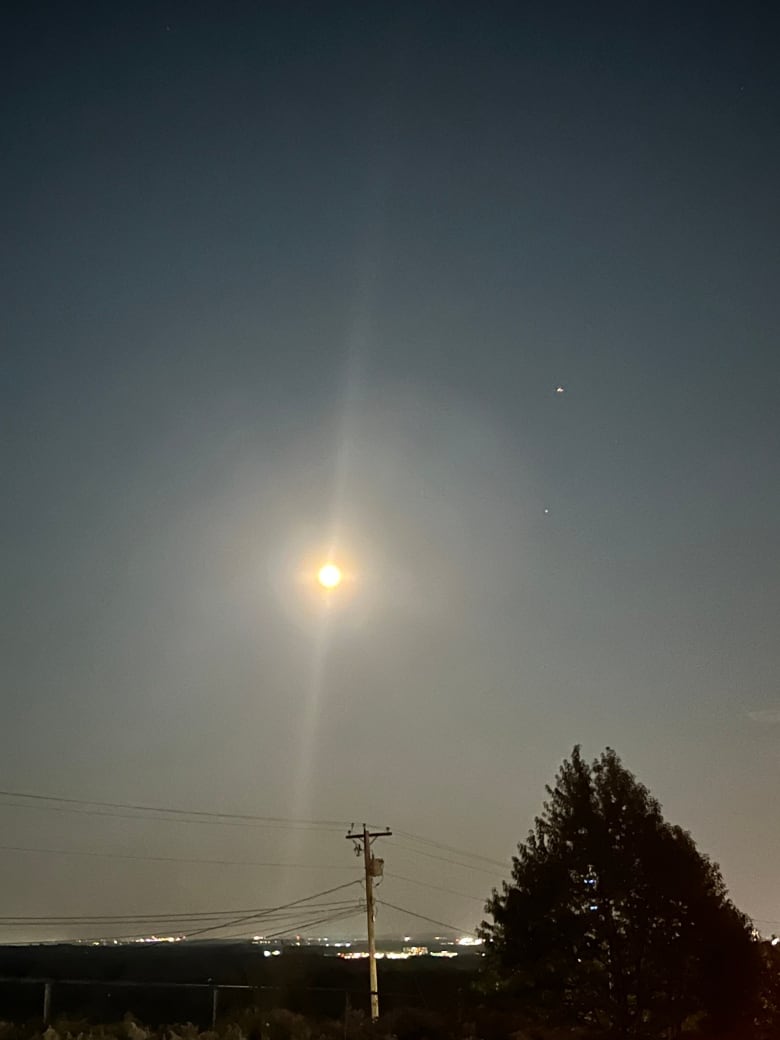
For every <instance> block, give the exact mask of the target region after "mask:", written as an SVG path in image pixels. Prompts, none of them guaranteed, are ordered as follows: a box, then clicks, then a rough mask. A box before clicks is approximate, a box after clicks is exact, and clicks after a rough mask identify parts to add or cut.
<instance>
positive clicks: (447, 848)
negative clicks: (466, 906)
mask: <svg viewBox="0 0 780 1040" xmlns="http://www.w3.org/2000/svg"><path fill="white" fill-rule="evenodd" d="M396 834H399V835H400V836H401V837H402V838H408V839H409V840H410V841H416V842H419V843H420V844H421V845H428V846H430V847H431V848H434V849H440V850H442V851H444V852H454V853H455V855H456V856H465V857H466V858H467V859H478V860H482V861H483V862H485V863H490V864H491V866H494V867H501V869H502V870H506V869H509V868H511V866H512V864H511V863H510V862H509V861H508V860H503V859H494V858H493V857H492V856H484V855H483V854H482V853H481V852H470V851H469V850H468V849H460V848H458V847H457V846H456V845H445V844H444V843H443V842H441V841H434V839H433V838H424V837H423V836H422V835H419V834H411V833H410V832H409V831H400V830H399V831H396Z"/></svg>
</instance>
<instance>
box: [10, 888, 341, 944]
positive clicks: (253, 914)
mask: <svg viewBox="0 0 780 1040" xmlns="http://www.w3.org/2000/svg"><path fill="white" fill-rule="evenodd" d="M359 884H361V882H360V881H359V880H355V881H350V882H347V883H346V884H344V885H336V886H334V887H333V888H329V889H325V890H324V891H322V892H315V893H313V894H312V895H309V896H304V897H303V898H301V899H296V900H293V901H292V902H290V903H284V904H282V905H280V906H276V907H268V908H265V909H261V910H253V911H250V912H248V913H242V912H238V913H239V914H240V916H238V917H234V916H233V917H231V919H230V920H227V921H219V922H218V923H217V924H208V925H206V926H204V927H201V928H197V929H194V930H185V929H182V933H183V934H184V935H185V937H186V938H192V937H194V936H198V935H205V934H207V933H209V932H214V931H220V930H222V929H224V928H229V927H234V926H235V925H237V924H245V923H247V922H249V921H252V922H260V921H273V922H275V923H276V922H279V921H280V919H281V920H284V918H285V917H292V916H294V912H295V911H296V910H301V909H307V910H309V911H315V910H320V911H322V910H325V909H329V910H337V911H338V912H343V911H344V910H346V909H347V908H349V910H350V913H352V912H356V911H355V910H354V909H353V908H354V906H355V904H354V903H349V902H348V901H341V902H337V903H336V902H330V903H315V902H314V900H317V899H321V898H322V897H323V896H327V895H332V894H333V893H335V892H340V891H343V890H344V889H346V888H351V887H352V886H354V885H359ZM307 904H308V905H307ZM285 911H292V912H288V913H285ZM217 913H223V912H222V911H218V912H217ZM224 913H230V914H233V915H234V914H236V913H237V911H225V912H224ZM195 916H196V919H195V920H192V921H190V922H189V923H194V924H199V923H201V922H202V921H203V920H204V918H203V917H202V916H198V915H195ZM174 918H175V915H169V916H167V917H157V916H155V915H152V916H150V917H148V918H132V919H130V918H122V919H117V918H70V919H68V918H64V919H63V918H60V919H57V918H49V919H48V920H46V921H44V919H40V923H41V924H46V923H48V924H49V925H51V924H59V925H61V926H63V925H64V926H65V927H68V926H71V925H76V924H85V925H86V924H106V925H110V924H113V925H118V924H122V923H131V920H132V923H135V924H136V925H139V926H140V925H141V924H144V923H149V924H154V925H156V926H160V925H162V924H182V925H186V924H187V923H188V921H187V920H181V919H180V918H176V919H175V920H174ZM14 920H15V922H16V926H17V927H18V926H20V925H21V924H24V926H25V927H30V925H31V922H29V921H28V922H22V921H20V919H14ZM156 930H160V929H159V927H157V928H156ZM109 938H110V939H117V940H120V939H121V940H130V939H145V938H148V933H143V932H136V933H134V934H126V933H125V934H120V935H117V936H106V935H105V933H103V934H102V935H98V936H91V937H82V939H81V941H93V942H94V941H101V940H107V939H109Z"/></svg>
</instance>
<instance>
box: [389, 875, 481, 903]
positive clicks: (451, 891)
mask: <svg viewBox="0 0 780 1040" xmlns="http://www.w3.org/2000/svg"><path fill="white" fill-rule="evenodd" d="M385 877H387V878H393V879H394V880H395V881H409V882H410V883H411V884H412V885H420V886H421V887H422V888H432V889H433V890H434V891H435V892H446V893H447V894H448V895H451V896H460V897H461V899H473V900H474V902H475V903H483V904H484V903H486V902H487V898H486V897H485V896H470V895H469V894H468V893H467V892H456V891H455V889H453V888H444V887H443V886H442V885H431V884H429V883H428V882H427V881H418V880H417V878H412V877H406V876H405V875H403V874H391V873H390V871H389V870H386V871H385Z"/></svg>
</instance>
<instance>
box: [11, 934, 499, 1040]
mask: <svg viewBox="0 0 780 1040" xmlns="http://www.w3.org/2000/svg"><path fill="white" fill-rule="evenodd" d="M480 961H481V958H480V957H479V956H478V955H476V954H471V955H469V954H460V955H459V956H458V957H455V958H452V959H440V958H435V957H415V958H411V959H410V960H406V961H387V960H381V961H380V962H379V965H378V968H379V986H380V993H381V995H382V1008H383V1011H385V1012H390V1011H394V1010H398V1009H401V1008H410V1007H411V1008H419V1009H423V1010H426V1011H430V1012H436V1013H446V1014H448V1015H449V1014H452V1013H459V1012H460V1013H462V1014H465V1013H466V1012H467V1009H468V1007H469V1006H470V1005H471V1004H472V1002H473V1000H474V986H473V983H474V981H475V979H476V976H477V972H478V968H479V965H480ZM0 980H2V981H0V1018H2V1019H4V1020H6V1021H14V1022H21V1021H28V1020H33V1019H38V1020H41V1019H42V1018H43V1014H44V1004H45V989H46V982H47V981H48V982H49V998H48V1007H47V1008H46V1010H47V1012H48V1019H49V1020H50V1021H51V1020H56V1019H57V1018H58V1017H60V1018H61V1017H63V1016H67V1017H70V1018H78V1019H83V1020H85V1021H89V1022H110V1021H118V1020H120V1019H122V1017H123V1016H124V1015H125V1014H127V1013H130V1014H132V1015H133V1016H135V1017H136V1018H137V1019H139V1020H141V1021H143V1022H145V1023H148V1024H149V1025H152V1026H155V1025H158V1024H161V1023H168V1022H173V1021H176V1022H192V1023H194V1024H197V1025H200V1026H202V1027H208V1026H210V1025H211V1023H212V1020H213V1018H214V1017H215V1011H216V1017H217V1018H218V1019H228V1018H231V1017H235V1016H236V1015H238V1014H240V1013H241V1012H244V1011H247V1010H248V1009H250V1008H255V1009H257V1010H258V1011H260V1012H263V1011H270V1010H272V1009H274V1008H285V1009H287V1010H289V1011H291V1012H293V1013H298V1014H301V1015H307V1016H313V1017H327V1018H338V1019H341V1020H343V1019H344V1016H345V1013H349V1012H361V1011H362V1012H366V1011H367V1010H368V966H367V963H366V961H364V960H361V961H345V960H341V959H339V958H338V957H334V956H325V955H323V953H322V952H319V951H313V950H311V949H307V948H298V947H286V948H284V949H283V950H282V952H281V954H280V955H279V956H265V955H264V951H263V949H262V948H261V947H259V946H255V945H253V944H251V943H243V942H241V943H219V942H211V943H197V942H193V943H177V944H161V945H154V946H119V947H113V946H105V947H104V946H98V947H92V946H69V945H61V946H48V945H47V946H28V947H18V946H17V947H0ZM0 1040H1V1038H0Z"/></svg>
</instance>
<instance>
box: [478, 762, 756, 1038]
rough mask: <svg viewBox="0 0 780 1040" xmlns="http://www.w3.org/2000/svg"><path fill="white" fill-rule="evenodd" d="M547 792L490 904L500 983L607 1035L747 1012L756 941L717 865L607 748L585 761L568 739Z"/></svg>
mask: <svg viewBox="0 0 780 1040" xmlns="http://www.w3.org/2000/svg"><path fill="white" fill-rule="evenodd" d="M547 793H548V796H549V798H548V801H546V802H545V803H544V807H543V811H542V813H541V815H540V816H539V817H537V819H536V821H535V825H534V828H533V829H532V831H531V832H530V833H529V835H528V838H527V840H526V841H525V843H522V844H520V845H519V846H518V854H517V856H516V857H514V859H513V867H512V880H511V881H510V882H509V883H507V882H505V883H504V885H503V890H502V891H501V892H498V891H496V890H494V891H493V894H492V896H491V898H490V900H489V901H488V903H487V905H486V908H485V909H486V911H487V913H488V914H489V915H490V916H491V917H492V919H493V920H492V922H488V921H484V922H483V923H482V928H481V933H482V937H483V939H484V940H485V943H486V948H487V952H488V965H489V970H491V971H492V973H493V976H494V978H495V983H496V985H497V986H498V987H500V988H502V989H504V990H506V991H509V992H510V993H512V994H514V995H515V996H516V997H517V998H518V999H519V1000H522V1001H523V1002H524V1003H525V1005H526V1007H527V1008H528V1009H529V1010H531V1011H533V1012H534V1013H535V1014H536V1015H537V1016H539V1017H540V1018H541V1019H544V1020H546V1021H548V1022H560V1023H561V1024H580V1025H589V1026H592V1027H594V1028H595V1029H597V1030H599V1031H602V1032H604V1033H605V1034H608V1035H616V1036H622V1037H632V1036H665V1037H670V1036H671V1037H673V1036H676V1035H677V1034H678V1033H679V1031H680V1030H681V1028H682V1025H683V1023H684V1022H685V1021H686V1020H690V1019H692V1018H694V1017H696V1016H698V1017H699V1019H701V1020H702V1022H704V1021H706V1022H707V1024H708V1026H710V1027H712V1028H735V1027H738V1026H739V1024H740V1023H743V1022H744V1023H747V1021H748V1020H749V1019H750V1018H751V1017H752V1014H753V1011H754V1007H753V1000H754V991H755V986H756V984H757V979H758V975H759V971H758V955H757V951H756V946H757V944H756V943H754V942H753V941H752V936H751V929H750V924H749V922H748V920H747V918H746V917H744V915H742V914H741V913H740V912H739V911H738V910H737V909H736V908H735V907H734V905H733V904H732V903H731V902H730V900H729V899H728V897H727V893H726V888H725V885H724V883H723V879H722V877H721V874H720V871H719V869H718V867H717V866H716V865H715V864H714V863H712V862H711V861H710V860H709V859H708V858H707V857H706V856H704V855H702V854H701V853H700V852H699V851H698V850H697V848H696V845H695V844H694V841H693V839H692V838H691V836H690V835H689V834H688V833H687V832H686V831H684V830H682V829H681V828H680V827H675V826H672V825H670V824H668V823H666V821H665V820H664V819H663V816H662V814H661V807H660V805H659V804H658V802H657V801H656V800H655V799H654V798H653V797H651V795H650V793H649V792H648V790H647V788H646V787H644V786H643V785H642V784H641V783H639V782H638V781H637V780H636V778H635V777H634V776H633V774H631V773H630V772H629V771H628V770H627V769H625V768H624V766H623V765H622V763H621V761H620V759H619V758H618V756H617V755H616V754H615V752H614V751H612V750H611V749H609V748H608V749H607V750H606V751H605V752H604V753H603V754H602V755H601V756H600V757H599V758H597V759H596V760H595V761H594V762H593V763H592V764H588V763H586V762H585V761H584V760H583V758H582V756H581V754H580V749H579V747H575V748H574V751H573V752H572V755H571V758H570V760H567V761H564V762H563V764H562V765H561V768H560V770H559V772H558V775H557V777H556V780H555V784H554V786H553V787H547Z"/></svg>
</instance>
